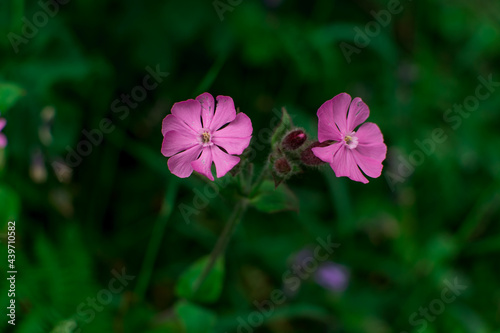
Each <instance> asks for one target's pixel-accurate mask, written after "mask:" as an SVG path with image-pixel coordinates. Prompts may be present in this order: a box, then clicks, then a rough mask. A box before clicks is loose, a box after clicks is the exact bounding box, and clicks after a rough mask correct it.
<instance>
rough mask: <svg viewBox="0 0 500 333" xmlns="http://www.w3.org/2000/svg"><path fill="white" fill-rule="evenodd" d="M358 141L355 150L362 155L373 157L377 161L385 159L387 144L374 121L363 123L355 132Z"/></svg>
mask: <svg viewBox="0 0 500 333" xmlns="http://www.w3.org/2000/svg"><path fill="white" fill-rule="evenodd" d="M356 136H357V137H358V140H359V143H358V146H357V147H356V150H357V151H358V152H359V153H360V154H361V155H364V156H367V157H370V158H373V159H374V160H376V161H378V162H382V161H383V160H385V157H386V154H387V146H386V145H385V144H384V137H383V136H382V132H381V131H380V128H379V127H378V126H377V125H375V124H374V123H365V124H363V125H361V127H360V128H359V129H358V131H357V132H356Z"/></svg>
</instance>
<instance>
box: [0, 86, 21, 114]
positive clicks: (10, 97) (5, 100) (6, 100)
mask: <svg viewBox="0 0 500 333" xmlns="http://www.w3.org/2000/svg"><path fill="white" fill-rule="evenodd" d="M24 94H25V92H24V90H23V89H22V88H21V87H19V86H16V85H15V84H11V83H0V112H5V111H7V110H8V109H10V108H11V107H12V106H14V104H15V103H16V102H17V100H18V99H19V98H20V97H21V96H23V95H24Z"/></svg>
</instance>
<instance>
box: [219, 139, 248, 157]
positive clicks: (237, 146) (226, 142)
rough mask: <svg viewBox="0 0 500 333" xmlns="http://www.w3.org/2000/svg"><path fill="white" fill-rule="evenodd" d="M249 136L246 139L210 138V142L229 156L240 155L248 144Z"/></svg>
mask: <svg viewBox="0 0 500 333" xmlns="http://www.w3.org/2000/svg"><path fill="white" fill-rule="evenodd" d="M251 139H252V137H251V136H248V137H246V138H212V142H213V143H215V144H216V145H217V146H219V147H221V148H224V149H225V150H226V151H227V152H228V153H229V154H235V155H241V153H243V151H244V150H245V149H246V147H248V145H249V144H250V140H251Z"/></svg>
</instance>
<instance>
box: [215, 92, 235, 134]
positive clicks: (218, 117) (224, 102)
mask: <svg viewBox="0 0 500 333" xmlns="http://www.w3.org/2000/svg"><path fill="white" fill-rule="evenodd" d="M234 118H236V109H235V108H234V102H233V99H232V98H231V97H229V96H217V107H216V108H215V114H214V117H213V118H212V123H211V124H210V127H209V128H210V130H212V132H215V131H217V130H218V129H219V128H221V127H222V126H223V125H225V124H227V123H229V122H231V121H233V120H234Z"/></svg>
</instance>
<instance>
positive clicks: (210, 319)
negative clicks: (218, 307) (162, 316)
mask: <svg viewBox="0 0 500 333" xmlns="http://www.w3.org/2000/svg"><path fill="white" fill-rule="evenodd" d="M175 312H176V313H177V316H179V318H180V320H181V323H182V325H183V326H184V331H185V332H186V333H211V332H213V331H214V326H215V322H216V316H215V314H214V313H213V312H212V311H209V310H207V309H204V308H202V307H200V306H197V305H194V304H192V303H189V302H186V301H181V302H179V303H177V304H176V305H175Z"/></svg>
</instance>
